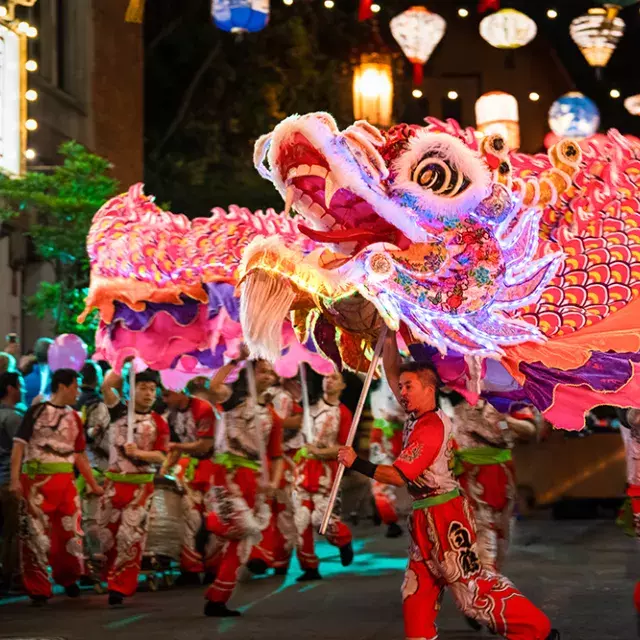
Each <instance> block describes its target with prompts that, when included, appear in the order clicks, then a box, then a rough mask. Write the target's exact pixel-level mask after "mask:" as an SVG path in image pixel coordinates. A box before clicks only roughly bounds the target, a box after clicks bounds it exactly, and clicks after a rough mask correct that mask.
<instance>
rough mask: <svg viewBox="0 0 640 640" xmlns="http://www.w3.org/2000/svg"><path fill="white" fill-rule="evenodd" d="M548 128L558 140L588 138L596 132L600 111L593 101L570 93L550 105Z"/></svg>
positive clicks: (575, 93) (577, 93)
mask: <svg viewBox="0 0 640 640" xmlns="http://www.w3.org/2000/svg"><path fill="white" fill-rule="evenodd" d="M549 126H550V127H551V131H553V133H555V134H556V135H557V136H558V137H560V138H589V137H590V136H592V135H594V134H595V133H596V132H597V131H598V127H599V126H600V111H598V107H597V106H596V103H595V102H594V101H593V100H591V99H590V98H587V96H585V95H584V94H582V93H580V92H578V91H571V92H570V93H566V94H565V95H563V96H562V97H561V98H558V99H557V100H556V101H555V102H554V103H553V104H552V105H551V109H549Z"/></svg>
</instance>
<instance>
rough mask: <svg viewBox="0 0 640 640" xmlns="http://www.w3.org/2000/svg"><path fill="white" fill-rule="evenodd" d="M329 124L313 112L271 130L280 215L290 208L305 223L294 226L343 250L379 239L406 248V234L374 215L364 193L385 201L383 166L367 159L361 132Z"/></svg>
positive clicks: (369, 154) (369, 155)
mask: <svg viewBox="0 0 640 640" xmlns="http://www.w3.org/2000/svg"><path fill="white" fill-rule="evenodd" d="M280 126H282V125H280ZM333 127H335V125H334V124H333V123H329V122H327V121H326V120H324V119H322V118H321V117H320V114H318V115H317V116H316V117H315V118H314V119H311V118H309V116H306V117H304V118H300V119H298V120H296V121H294V122H293V123H291V124H290V126H289V128H288V129H285V131H283V132H278V130H276V131H275V132H274V134H273V135H274V139H273V140H272V141H271V149H270V151H269V160H270V165H271V169H272V176H271V177H272V179H273V181H274V183H275V184H276V186H277V187H278V189H279V191H280V193H281V194H282V196H283V198H284V200H285V213H286V214H288V213H289V212H290V211H291V210H292V209H293V210H295V211H296V212H297V213H298V214H300V215H301V216H302V217H303V218H304V221H305V224H299V225H298V226H299V229H300V231H302V232H303V233H305V234H306V235H307V236H308V237H310V238H311V239H312V240H315V241H316V242H324V243H332V244H334V245H338V246H339V248H340V250H341V251H343V252H345V253H352V252H353V251H354V250H356V251H357V250H360V249H362V248H364V247H365V246H367V245H369V244H372V243H375V242H381V241H384V242H389V243H391V244H395V245H397V246H401V247H403V246H408V244H409V241H408V240H407V239H406V237H405V236H404V235H403V234H402V233H401V232H400V231H399V230H398V229H396V227H394V226H393V225H392V224H390V223H389V222H387V221H386V220H385V219H384V218H383V217H381V216H380V215H379V213H378V211H377V210H376V208H375V206H374V204H373V203H372V201H371V200H372V198H370V197H368V196H369V195H372V196H373V195H375V196H376V197H377V198H378V199H380V198H382V199H384V200H386V201H387V202H388V198H387V196H386V193H385V190H384V186H383V180H384V178H385V177H386V173H385V167H384V166H376V162H375V160H372V156H373V155H374V154H375V152H374V150H373V147H372V146H371V149H369V148H367V146H368V144H369V145H370V144H371V143H367V140H366V138H364V136H363V135H362V134H361V133H360V132H358V135H357V136H356V135H353V134H352V135H351V136H349V135H343V134H340V133H339V132H338V131H337V128H336V129H335V130H334V128H333ZM278 134H280V135H278ZM312 138H315V140H312ZM318 138H320V141H318ZM375 155H377V154H375ZM377 164H378V165H379V164H380V162H378V163H377Z"/></svg>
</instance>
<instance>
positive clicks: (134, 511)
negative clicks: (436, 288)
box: [0, 335, 640, 640]
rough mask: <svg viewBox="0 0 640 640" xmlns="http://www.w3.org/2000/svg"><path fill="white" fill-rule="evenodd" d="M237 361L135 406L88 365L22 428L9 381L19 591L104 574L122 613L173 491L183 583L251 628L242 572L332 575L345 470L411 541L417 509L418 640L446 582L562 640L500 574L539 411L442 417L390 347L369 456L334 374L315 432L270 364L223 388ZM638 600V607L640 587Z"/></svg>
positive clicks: (503, 630) (425, 635)
mask: <svg viewBox="0 0 640 640" xmlns="http://www.w3.org/2000/svg"><path fill="white" fill-rule="evenodd" d="M244 357H246V354H243V355H242V356H241V358H244ZM238 366H239V362H237V361H232V362H230V363H229V364H228V365H226V366H225V367H223V368H222V369H221V370H220V371H219V372H218V374H217V375H216V377H215V378H214V379H212V380H210V381H209V380H207V381H202V380H195V381H193V383H192V384H190V385H189V387H188V389H186V390H185V391H183V392H175V391H170V390H167V389H162V388H161V387H160V384H159V382H158V378H157V376H156V374H155V372H151V371H143V372H141V373H138V374H136V376H135V389H134V391H135V393H133V394H132V396H133V398H134V400H133V403H132V405H128V403H127V401H126V398H127V396H128V394H127V389H126V383H125V381H123V378H122V377H121V375H120V374H117V373H116V372H115V371H109V372H108V373H107V374H106V375H105V376H104V378H103V376H102V372H101V369H100V367H99V366H98V365H97V364H96V363H94V362H91V361H88V362H87V363H86V364H85V366H84V368H83V369H82V372H81V375H80V376H79V375H78V374H77V373H76V372H75V371H73V370H69V369H60V370H57V371H55V372H54V373H53V374H52V375H51V380H50V392H49V393H48V397H47V399H43V398H36V399H35V401H34V402H33V404H32V406H31V407H30V408H29V409H28V410H27V411H26V413H25V414H24V416H20V414H19V412H18V411H17V410H16V407H17V406H19V405H20V403H21V402H22V401H23V397H24V390H25V389H24V382H23V379H22V376H21V374H20V372H19V371H15V370H9V371H5V372H4V373H2V374H0V403H1V404H0V408H1V411H2V412H1V413H0V425H1V428H0V447H2V448H1V449H0V474H2V475H0V490H2V499H3V503H2V508H3V518H4V539H3V557H2V558H0V561H1V562H2V567H3V573H4V581H5V583H6V582H7V581H10V580H11V578H12V574H15V573H16V571H15V569H16V566H15V564H16V563H15V560H16V557H19V562H20V567H19V569H20V571H19V575H20V577H21V580H22V587H23V589H24V590H25V591H26V592H27V594H28V595H29V596H30V598H31V600H32V601H33V603H34V605H43V604H44V603H45V602H46V601H47V600H48V599H49V598H50V597H51V596H52V585H51V581H50V578H49V567H50V568H51V573H52V578H53V581H54V582H56V583H57V584H59V585H61V586H62V587H63V588H64V590H65V592H66V594H67V595H68V596H70V597H76V596H78V595H79V594H80V589H79V586H78V582H79V581H80V580H81V579H82V578H83V577H84V578H87V576H91V575H92V576H94V577H96V579H97V580H103V581H105V582H106V584H107V588H108V601H109V604H110V605H114V606H115V605H120V604H122V603H123V601H124V599H125V598H127V597H130V596H132V595H133V594H134V593H135V591H136V588H137V585H138V579H139V574H140V571H141V567H142V564H143V558H144V555H145V548H146V542H147V537H148V534H149V525H150V520H151V518H150V510H151V507H152V503H153V497H154V491H155V492H158V491H159V487H160V486H161V485H162V482H163V479H168V480H167V481H171V482H175V484H176V485H177V486H178V487H179V489H180V495H181V536H180V541H179V543H180V545H181V550H180V558H179V559H180V568H181V576H180V580H181V581H182V582H187V583H188V582H197V583H198V584H200V582H201V576H202V574H204V575H205V580H204V582H205V583H206V584H207V585H208V586H207V590H206V594H205V596H206V604H205V610H204V611H205V614H206V615H208V616H213V617H226V616H237V615H240V613H239V612H238V611H234V610H232V609H229V607H228V606H227V603H228V601H229V599H230V598H231V595H232V593H233V591H234V588H235V586H236V584H237V581H238V577H239V575H240V571H241V569H242V567H246V568H247V569H248V570H250V571H251V572H253V573H256V574H260V573H265V572H266V571H267V570H269V569H273V570H274V571H275V573H276V574H279V575H283V574H286V573H287V570H288V567H289V563H290V560H291V557H292V554H293V553H296V554H297V558H298V561H299V563H300V566H301V568H302V571H303V573H302V574H301V575H300V576H298V580H300V581H307V580H318V579H321V573H320V570H319V559H318V557H317V555H316V553H315V549H314V533H315V532H316V531H317V530H318V528H319V525H320V522H321V520H322V518H323V516H324V514H325V511H326V507H327V503H328V497H329V493H330V489H331V486H332V483H333V480H334V477H335V474H336V471H337V468H338V462H341V463H342V464H344V465H345V466H346V467H347V468H351V470H352V471H354V472H359V473H361V474H364V475H365V476H368V477H369V478H370V479H371V483H372V484H371V493H372V496H373V499H374V501H375V505H376V510H377V512H378V515H379V517H380V519H381V520H382V522H384V523H385V524H386V525H387V536H388V537H397V536H400V535H402V533H403V530H402V527H401V526H400V524H399V515H398V509H397V508H396V504H395V500H396V490H397V488H399V487H406V488H407V489H408V492H409V494H410V496H411V499H412V501H413V503H412V513H411V515H410V517H409V520H408V526H409V534H410V537H411V543H410V552H409V564H408V567H407V570H406V575H405V580H404V584H403V587H402V596H403V603H404V620H405V630H406V634H405V635H406V637H407V638H412V639H413V638H416V639H418V638H420V639H431V638H436V637H437V630H436V626H435V620H436V615H437V612H438V609H439V602H440V597H441V594H442V591H443V589H444V588H445V587H449V588H450V590H451V592H452V595H453V597H454V599H455V600H456V602H457V604H458V606H459V608H460V609H461V611H462V612H463V614H464V615H465V616H466V618H467V620H468V622H469V624H470V625H471V626H474V627H475V628H478V629H480V628H481V627H483V626H486V627H488V628H489V629H490V630H492V631H494V632H496V633H498V634H500V635H503V636H505V637H507V638H516V639H522V640H524V639H532V640H533V639H535V640H547V639H553V638H559V634H558V633H557V631H555V630H552V629H551V625H550V622H549V620H548V619H547V617H546V616H545V615H544V613H542V612H541V611H540V610H539V609H538V608H536V607H535V606H534V605H533V604H532V603H531V602H530V601H529V600H527V599H526V598H525V597H524V596H523V595H522V594H521V593H520V592H519V591H518V590H517V589H516V587H515V586H514V585H513V584H512V583H511V582H509V580H507V579H506V578H505V577H503V576H502V575H501V574H500V571H501V570H502V568H503V561H504V557H505V554H506V550H507V547H508V542H509V534H510V528H511V521H512V515H513V509H514V504H515V499H516V484H515V473H514V469H513V462H512V460H511V449H512V447H513V445H514V444H515V442H516V440H517V439H518V438H521V437H522V438H528V437H530V436H531V435H532V434H533V433H535V425H534V417H533V414H532V413H530V412H528V410H526V409H523V410H522V411H521V412H520V413H517V414H515V413H514V414H512V415H502V414H499V413H498V412H497V411H496V410H495V409H494V408H493V407H492V406H491V405H488V404H485V403H484V402H483V401H480V402H479V403H478V404H477V405H476V406H473V407H472V406H470V405H469V404H467V403H466V402H464V401H461V402H457V403H456V404H455V406H452V404H451V403H447V402H445V403H440V405H439V404H438V391H439V387H438V378H437V374H436V373H435V371H434V370H433V369H431V368H430V367H429V365H426V364H418V363H415V362H410V363H404V364H403V363H402V361H401V359H400V356H399V354H398V351H397V346H396V343H395V338H394V336H393V335H390V336H388V337H387V339H386V342H385V346H384V368H385V379H384V380H383V381H382V384H381V385H380V386H379V387H378V389H377V390H376V391H374V392H373V393H372V394H371V408H372V414H373V417H374V424H373V429H372V431H371V437H370V452H369V458H368V459H367V460H365V459H363V458H360V457H358V456H357V454H356V452H355V451H354V450H353V449H352V448H350V447H346V446H344V445H345V443H346V442H347V435H348V431H349V427H350V426H351V421H352V416H351V413H350V411H349V410H348V409H347V407H346V406H345V405H344V404H342V403H341V401H340V398H341V395H342V393H343V391H344V389H345V382H344V379H343V376H342V375H341V374H339V373H334V374H332V375H330V376H327V377H324V378H323V379H322V385H321V389H318V393H311V397H310V399H309V401H310V404H309V410H308V413H307V416H308V417H307V419H304V415H303V410H302V405H303V401H302V390H301V386H300V384H299V382H298V381H297V380H296V379H291V380H279V379H278V378H277V376H276V375H275V373H274V371H273V369H272V368H271V366H270V365H269V364H268V363H267V362H265V361H261V360H259V361H256V362H255V363H253V364H252V365H251V366H247V367H245V369H243V370H242V372H241V373H240V375H239V377H238V380H237V382H236V383H234V384H233V385H227V384H225V383H224V381H225V379H227V377H228V376H229V374H230V373H231V372H232V371H233V370H234V369H236V368H237V367H238ZM249 374H250V375H249ZM252 385H254V387H255V393H251V387H252ZM256 399H257V402H256ZM621 422H622V424H623V426H625V427H627V428H626V429H623V435H624V439H625V444H626V445H627V453H628V468H629V479H628V480H629V490H628V492H629V497H630V499H631V501H630V502H631V506H632V512H633V515H634V518H635V520H634V521H635V526H636V531H637V533H638V535H640V506H639V505H640V477H638V468H639V467H638V465H637V460H638V459H640V444H638V443H639V442H640V411H636V410H630V411H628V412H622V413H621ZM131 427H133V429H132V430H131ZM9 437H11V438H12V440H13V443H12V446H11V444H9V442H8V439H9ZM8 450H9V451H11V453H10V463H9V464H7V462H8V458H7V451H8ZM12 500H13V502H12ZM11 504H13V505H14V507H15V508H14V507H12V508H9V505H11ZM15 505H19V508H18V507H17V506H15ZM339 514H340V509H339V506H338V508H336V509H334V511H333V514H332V517H331V520H330V522H329V527H328V529H327V532H326V537H327V540H328V541H329V542H330V543H331V544H333V545H335V546H336V547H337V548H338V549H339V554H340V559H341V562H342V564H343V565H344V566H348V565H349V564H350V563H351V562H352V560H353V547H352V544H351V541H352V534H351V531H350V530H349V528H348V527H347V525H346V524H345V523H344V522H343V521H342V520H341V518H340V515H339ZM11 519H15V521H16V523H17V522H18V520H19V522H20V526H19V527H18V526H15V527H12V526H11V524H10V520H11ZM14 543H16V544H19V554H16V553H15V551H13V544H14ZM636 603H637V606H638V609H639V611H640V586H639V587H638V588H637V589H636Z"/></svg>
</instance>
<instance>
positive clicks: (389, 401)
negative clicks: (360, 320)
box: [369, 379, 406, 538]
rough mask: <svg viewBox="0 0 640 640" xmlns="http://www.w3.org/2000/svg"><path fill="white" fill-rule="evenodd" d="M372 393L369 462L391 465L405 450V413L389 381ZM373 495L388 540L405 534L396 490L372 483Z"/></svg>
mask: <svg viewBox="0 0 640 640" xmlns="http://www.w3.org/2000/svg"><path fill="white" fill-rule="evenodd" d="M380 382H381V384H380V386H379V387H378V388H377V389H376V390H375V391H373V392H372V393H371V413H372V414H373V428H372V429H371V435H370V437H369V460H370V461H371V462H373V464H392V463H393V461H394V460H395V459H396V458H397V457H398V456H399V455H400V452H401V451H402V424H403V423H404V421H405V418H406V416H405V413H404V411H403V410H402V407H401V406H400V405H399V404H398V401H397V400H396V397H395V395H394V394H393V391H391V389H390V388H389V385H388V384H387V381H386V379H383V380H381V381H380ZM371 493H372V494H373V500H374V502H375V508H376V511H377V512H378V516H379V517H380V520H382V522H384V523H385V524H386V525H387V534H386V536H387V538H397V537H398V536H401V535H402V528H401V527H400V525H399V524H398V513H397V511H396V488H395V487H393V486H392V485H390V484H383V483H382V482H376V481H375V480H372V481H371Z"/></svg>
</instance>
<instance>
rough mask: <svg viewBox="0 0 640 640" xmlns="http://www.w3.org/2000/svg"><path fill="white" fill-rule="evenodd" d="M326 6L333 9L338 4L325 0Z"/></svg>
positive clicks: (331, 0)
mask: <svg viewBox="0 0 640 640" xmlns="http://www.w3.org/2000/svg"><path fill="white" fill-rule="evenodd" d="M324 6H325V7H326V8H327V9H333V7H335V6H336V3H335V2H334V1H333V0H324Z"/></svg>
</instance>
